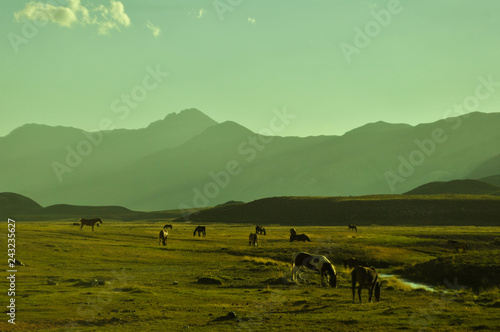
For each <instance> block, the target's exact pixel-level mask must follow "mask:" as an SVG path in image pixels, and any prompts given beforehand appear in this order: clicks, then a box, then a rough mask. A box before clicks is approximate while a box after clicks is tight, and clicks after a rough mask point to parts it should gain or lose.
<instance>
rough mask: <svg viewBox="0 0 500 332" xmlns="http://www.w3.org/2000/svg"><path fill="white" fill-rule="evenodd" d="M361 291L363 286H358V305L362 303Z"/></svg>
mask: <svg viewBox="0 0 500 332" xmlns="http://www.w3.org/2000/svg"><path fill="white" fill-rule="evenodd" d="M362 289H363V286H361V284H360V285H359V287H358V297H359V303H363V301H362V300H361V290H362Z"/></svg>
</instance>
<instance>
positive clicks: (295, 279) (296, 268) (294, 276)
mask: <svg viewBox="0 0 500 332" xmlns="http://www.w3.org/2000/svg"><path fill="white" fill-rule="evenodd" d="M299 269H300V266H297V265H295V266H293V267H292V281H296V282H297V283H298V282H299V281H298V280H297V272H299Z"/></svg>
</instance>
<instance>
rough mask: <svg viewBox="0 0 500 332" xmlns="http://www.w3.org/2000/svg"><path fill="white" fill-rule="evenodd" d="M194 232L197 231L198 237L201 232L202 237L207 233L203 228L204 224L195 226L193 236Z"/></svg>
mask: <svg viewBox="0 0 500 332" xmlns="http://www.w3.org/2000/svg"><path fill="white" fill-rule="evenodd" d="M196 232H198V237H200V236H201V234H203V237H205V236H206V235H207V231H206V229H205V226H198V227H196V228H195V230H194V232H193V236H195V235H196Z"/></svg>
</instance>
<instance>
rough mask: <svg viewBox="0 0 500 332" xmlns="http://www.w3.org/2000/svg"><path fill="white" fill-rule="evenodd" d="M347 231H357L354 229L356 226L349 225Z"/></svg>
mask: <svg viewBox="0 0 500 332" xmlns="http://www.w3.org/2000/svg"><path fill="white" fill-rule="evenodd" d="M347 230H348V231H350V230H353V231H356V232H357V231H358V228H357V227H356V225H353V224H349V226H347Z"/></svg>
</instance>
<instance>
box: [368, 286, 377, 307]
mask: <svg viewBox="0 0 500 332" xmlns="http://www.w3.org/2000/svg"><path fill="white" fill-rule="evenodd" d="M373 287H375V284H373V285H371V286H370V288H368V302H370V303H372V294H373Z"/></svg>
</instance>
